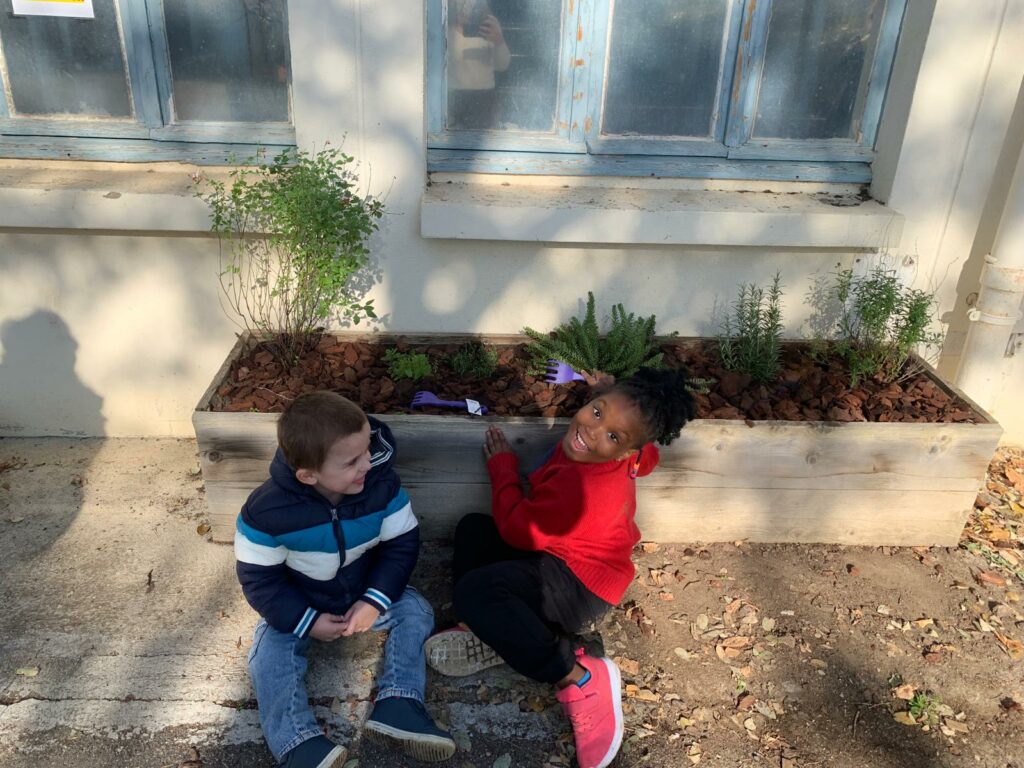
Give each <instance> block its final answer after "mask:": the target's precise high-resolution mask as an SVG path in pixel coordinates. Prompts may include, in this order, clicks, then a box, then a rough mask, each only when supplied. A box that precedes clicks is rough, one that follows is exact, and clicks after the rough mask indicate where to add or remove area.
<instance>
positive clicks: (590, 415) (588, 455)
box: [562, 391, 644, 464]
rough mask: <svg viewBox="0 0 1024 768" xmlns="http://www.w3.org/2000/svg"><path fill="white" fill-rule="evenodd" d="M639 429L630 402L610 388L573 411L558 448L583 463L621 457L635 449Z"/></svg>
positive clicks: (641, 429)
mask: <svg viewBox="0 0 1024 768" xmlns="http://www.w3.org/2000/svg"><path fill="white" fill-rule="evenodd" d="M643 430H644V425H643V422H642V421H641V420H640V413H639V412H638V411H637V409H636V406H635V405H633V402H632V401H631V400H630V399H629V398H627V397H626V396H625V395H623V394H621V393H619V392H614V391H612V392H608V393H607V394H604V395H601V396H600V397H597V398H595V399H594V400H591V401H590V402H589V403H587V404H586V405H584V406H583V407H582V408H580V409H579V410H578V411H577V412H576V415H575V416H573V417H572V421H571V422H570V423H569V429H568V431H567V432H566V433H565V437H564V438H562V450H563V451H565V455H566V456H568V457H569V458H570V459H571V460H572V461H579V462H583V463H587V464H599V463H601V462H604V461H614V460H617V459H624V458H626V457H627V456H629V455H630V454H632V453H635V452H636V446H637V445H638V443H640V442H641V435H642V434H643Z"/></svg>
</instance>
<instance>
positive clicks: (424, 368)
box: [384, 349, 434, 381]
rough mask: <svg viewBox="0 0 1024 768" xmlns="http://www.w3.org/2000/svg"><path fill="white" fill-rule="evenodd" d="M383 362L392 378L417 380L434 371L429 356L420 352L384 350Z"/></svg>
mask: <svg viewBox="0 0 1024 768" xmlns="http://www.w3.org/2000/svg"><path fill="white" fill-rule="evenodd" d="M384 363H385V365H387V367H388V375H389V376H390V377H391V378H392V379H410V380H411V381H419V380H420V379H423V378H425V377H427V376H429V375H430V374H432V373H433V372H434V369H433V367H432V366H431V365H430V358H428V357H427V356H426V355H425V354H423V353H422V352H399V351H398V350H397V349H389V350H386V351H385V352H384Z"/></svg>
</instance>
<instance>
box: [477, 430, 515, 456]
mask: <svg viewBox="0 0 1024 768" xmlns="http://www.w3.org/2000/svg"><path fill="white" fill-rule="evenodd" d="M499 453H513V451H512V446H510V445H509V444H508V440H506V439H505V433H504V432H502V431H501V430H500V429H498V428H497V427H488V428H487V435H486V436H485V437H484V458H485V459H487V460H490V458H491V456H495V455H497V454H499Z"/></svg>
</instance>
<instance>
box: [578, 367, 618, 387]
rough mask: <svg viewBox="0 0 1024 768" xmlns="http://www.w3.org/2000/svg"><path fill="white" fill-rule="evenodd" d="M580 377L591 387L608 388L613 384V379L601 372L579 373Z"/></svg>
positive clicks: (608, 374)
mask: <svg viewBox="0 0 1024 768" xmlns="http://www.w3.org/2000/svg"><path fill="white" fill-rule="evenodd" d="M580 376H582V377H583V380H584V381H585V382H587V384H589V385H590V386H592V387H610V386H611V385H612V384H614V383H615V377H614V376H613V375H612V374H610V373H604V372H603V371H594V372H593V373H591V372H590V371H580Z"/></svg>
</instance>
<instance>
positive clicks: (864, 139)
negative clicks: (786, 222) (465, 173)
mask: <svg viewBox="0 0 1024 768" xmlns="http://www.w3.org/2000/svg"><path fill="white" fill-rule="evenodd" d="M431 1H432V2H436V3H438V4H440V3H441V2H442V0H431ZM727 1H728V2H731V3H734V7H733V12H734V13H735V14H736V16H735V19H734V25H730V29H731V30H735V31H734V32H733V35H732V37H731V38H730V44H729V47H728V48H727V51H726V55H725V58H724V61H723V67H722V91H721V95H720V103H719V105H718V114H717V122H716V132H715V133H716V135H715V138H716V139H717V140H718V141H717V142H716V141H708V140H696V141H692V140H686V139H684V140H676V139H672V138H667V137H629V138H608V137H602V136H601V135H600V126H601V115H602V109H603V105H602V94H603V90H604V84H605V81H606V73H605V67H606V64H605V61H606V58H607V56H606V52H607V41H608V35H609V23H610V22H609V20H610V18H611V8H612V5H611V4H612V2H614V0H580V2H579V12H580V21H579V22H578V24H579V25H580V26H579V34H578V38H579V39H580V41H581V43H582V47H581V48H580V51H579V55H578V56H576V57H575V60H578V59H583V60H584V64H583V66H574V67H572V68H571V69H575V70H582V69H584V68H585V69H587V70H588V72H589V76H588V78H587V80H586V85H585V89H582V90H585V92H584V93H582V94H581V88H580V81H579V79H578V78H577V81H576V84H575V85H574V93H573V95H574V99H575V102H576V103H579V102H580V101H585V102H586V118H585V122H584V125H583V126H582V128H583V130H581V134H582V138H583V139H584V140H585V142H586V148H587V151H588V152H589V153H591V155H593V156H595V157H591V158H590V159H586V158H580V157H574V156H573V155H571V154H569V153H570V152H577V151H578V149H577V146H576V142H575V141H572V140H571V139H572V138H574V137H572V136H570V140H569V141H568V142H564V143H563V142H560V141H559V140H557V139H553V138H551V137H545V138H541V137H537V136H535V135H529V134H523V135H521V136H518V137H514V138H508V137H502V136H500V135H499V134H498V132H495V131H488V132H475V133H471V132H462V133H463V134H465V135H464V136H461V137H460V138H459V140H456V141H450V140H448V137H447V136H435V137H432V138H433V139H434V140H433V141H430V146H431V147H432V148H434V149H436V150H437V151H431V152H429V153H428V168H429V169H430V170H432V171H442V170H456V169H458V170H467V169H469V168H473V169H476V170H478V171H480V172H489V173H558V172H559V171H558V170H557V168H556V167H555V166H556V164H557V163H563V164H564V167H563V168H562V170H561V172H564V173H583V174H599V173H609V174H619V175H626V176H629V175H640V176H647V175H659V176H660V175H664V176H683V177H695V176H699V175H700V173H702V172H705V171H706V172H707V175H708V176H709V177H711V178H764V179H768V178H771V179H787V178H788V179H798V178H799V179H814V180H819V181H821V180H829V181H856V182H862V181H869V180H870V173H869V171H868V168H869V165H868V164H869V163H870V162H871V160H872V159H873V157H874V141H875V136H876V134H877V128H878V122H879V120H880V118H881V111H882V106H883V103H884V100H885V93H886V88H887V86H888V80H889V76H890V74H891V71H892V64H893V60H894V57H895V50H896V45H897V41H898V39H899V34H900V26H901V23H902V18H903V14H904V10H905V7H906V0H887V3H886V6H885V9H884V11H883V19H882V22H881V26H880V29H879V40H878V44H877V46H876V51H875V57H874V60H873V63H872V70H871V75H870V81H869V87H868V93H867V96H866V98H865V102H864V108H863V115H862V118H861V126H862V128H861V136H860V137H858V138H859V140H851V139H829V140H794V139H754V138H752V137H751V133H752V128H753V122H754V118H755V116H756V110H757V99H758V92H759V88H760V80H761V73H762V70H763V66H764V57H765V50H766V45H767V40H768V31H769V23H770V19H771V7H772V0H727ZM440 34H441V35H442V37H443V34H444V33H443V29H442V30H441V32H440ZM428 37H429V31H428ZM441 43H442V45H441V47H442V49H443V40H442V41H441ZM575 60H574V62H573V63H574V64H575ZM730 64H731V66H730ZM441 67H442V68H443V61H442V64H441ZM567 71H568V70H567ZM430 72H433V70H431V69H430V68H429V67H428V73H430ZM442 73H443V69H442ZM577 74H579V73H577ZM442 82H443V78H442ZM442 87H443V86H442ZM428 88H429V84H428ZM435 114H436V113H435ZM440 119H441V120H442V122H443V113H441V115H440ZM575 122H576V126H577V129H579V128H580V126H579V120H578V119H577V120H576V121H575ZM429 124H431V125H434V124H435V123H433V122H429ZM445 149H480V150H487V152H488V153H496V152H497V153H498V154H493V156H491V157H487V156H484V155H483V154H481V156H480V157H479V158H478V162H471V160H470V156H471V154H472V153H469V155H467V154H466V153H462V152H455V151H445ZM502 150H518V151H522V152H523V155H522V157H520V158H518V159H517V158H516V157H515V156H514V155H510V154H508V153H507V152H505V153H502V152H501V151H502ZM604 153H610V154H611V155H614V157H612V158H610V159H609V160H608V161H607V162H605V161H598V158H597V157H596V156H597V155H600V154H604ZM630 156H633V157H634V160H631V158H630ZM672 156H678V157H680V159H682V158H683V157H684V156H693V157H695V158H696V157H707V158H709V160H708V161H707V162H703V161H701V162H694V163H689V164H687V163H685V162H679V163H674V162H671V161H670V160H669V159H668V158H670V157H672ZM723 156H724V157H728V158H729V161H730V162H732V163H735V168H736V169H737V170H736V171H735V172H734V171H731V170H726V169H725V168H724V166H723V164H722V163H721V161H715V160H714V158H715V157H723ZM761 161H765V162H761ZM830 162H831V163H836V164H837V165H836V167H837V171H836V173H835V174H831V175H830V174H829V173H827V172H825V171H824V168H823V164H826V163H830ZM631 163H634V165H632V166H631V165H630V164H631ZM659 163H660V164H661V165H660V166H658V164H659ZM655 166H657V167H655ZM659 168H660V169H661V170H659Z"/></svg>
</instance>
